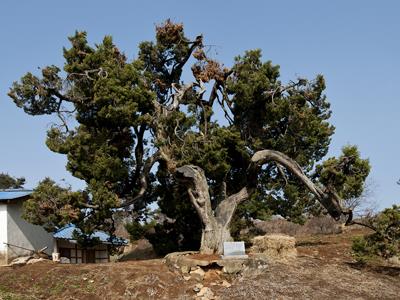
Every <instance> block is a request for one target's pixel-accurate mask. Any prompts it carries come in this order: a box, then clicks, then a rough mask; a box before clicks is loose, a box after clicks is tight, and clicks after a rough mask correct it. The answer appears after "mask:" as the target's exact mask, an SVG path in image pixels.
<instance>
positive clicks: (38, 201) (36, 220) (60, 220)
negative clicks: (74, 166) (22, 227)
mask: <svg viewBox="0 0 400 300" xmlns="http://www.w3.org/2000/svg"><path fill="white" fill-rule="evenodd" d="M85 200H86V199H84V195H83V194H82V193H79V192H73V191H71V189H69V188H62V187H60V186H58V185H56V184H55V182H54V181H52V180H51V179H49V178H46V179H44V180H43V181H41V182H40V183H39V185H38V187H37V188H36V189H35V191H34V192H33V193H32V195H31V198H30V199H28V200H27V201H25V202H24V214H23V218H25V219H26V220H27V221H29V222H30V223H32V224H38V225H43V226H44V228H45V229H46V230H48V231H49V232H53V231H55V230H56V229H59V228H61V227H63V226H65V225H67V224H69V223H71V222H74V221H77V220H79V218H81V217H82V214H83V212H82V211H81V210H80V208H79V206H81V207H82V204H81V203H83V202H84V201H85Z"/></svg>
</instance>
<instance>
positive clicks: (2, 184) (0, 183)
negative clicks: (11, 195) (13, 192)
mask: <svg viewBox="0 0 400 300" xmlns="http://www.w3.org/2000/svg"><path fill="white" fill-rule="evenodd" d="M24 184H25V178H24V177H20V178H14V177H12V176H10V175H8V174H6V173H0V189H20V188H22V187H23V185H24Z"/></svg>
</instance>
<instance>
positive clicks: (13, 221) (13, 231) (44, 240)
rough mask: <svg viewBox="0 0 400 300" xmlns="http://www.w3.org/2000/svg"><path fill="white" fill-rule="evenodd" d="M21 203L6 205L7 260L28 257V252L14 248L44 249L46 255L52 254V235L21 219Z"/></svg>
mask: <svg viewBox="0 0 400 300" xmlns="http://www.w3.org/2000/svg"><path fill="white" fill-rule="evenodd" d="M22 204H23V201H18V200H17V201H12V202H10V203H8V204H7V216H8V217H7V240H8V244H9V245H8V248H7V260H8V261H11V260H12V259H13V258H15V257H18V256H23V255H28V254H29V253H30V251H29V250H24V249H21V248H18V247H15V246H19V247H23V248H26V249H31V250H39V249H42V248H44V247H46V246H47V247H48V248H47V249H46V251H45V252H46V253H47V254H49V255H51V253H52V252H53V243H54V242H53V235H52V234H51V233H48V232H46V231H45V230H44V229H43V227H41V226H37V225H32V224H30V223H28V222H26V221H25V220H24V219H22V217H21V215H22Z"/></svg>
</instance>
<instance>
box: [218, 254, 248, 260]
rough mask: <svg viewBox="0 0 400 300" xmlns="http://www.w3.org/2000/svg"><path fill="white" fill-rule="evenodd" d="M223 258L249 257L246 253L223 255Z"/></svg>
mask: <svg viewBox="0 0 400 300" xmlns="http://www.w3.org/2000/svg"><path fill="white" fill-rule="evenodd" d="M221 258H222V259H246V258H249V256H248V255H247V254H244V255H221Z"/></svg>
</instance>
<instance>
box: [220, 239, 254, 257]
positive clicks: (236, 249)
mask: <svg viewBox="0 0 400 300" xmlns="http://www.w3.org/2000/svg"><path fill="white" fill-rule="evenodd" d="M247 257H248V256H247V255H246V252H245V248H244V242H224V255H223V256H222V258H224V259H229V258H247Z"/></svg>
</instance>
